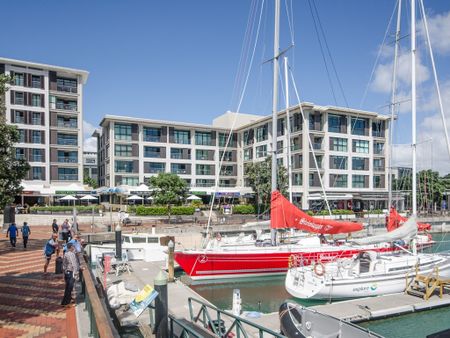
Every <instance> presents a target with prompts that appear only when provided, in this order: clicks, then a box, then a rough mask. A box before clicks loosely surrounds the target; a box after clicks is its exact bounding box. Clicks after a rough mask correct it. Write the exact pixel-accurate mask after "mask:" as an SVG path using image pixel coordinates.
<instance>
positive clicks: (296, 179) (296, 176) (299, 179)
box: [292, 173, 303, 185]
mask: <svg viewBox="0 0 450 338" xmlns="http://www.w3.org/2000/svg"><path fill="white" fill-rule="evenodd" d="M292 184H293V185H303V174H302V173H292Z"/></svg>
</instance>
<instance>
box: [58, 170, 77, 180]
mask: <svg viewBox="0 0 450 338" xmlns="http://www.w3.org/2000/svg"><path fill="white" fill-rule="evenodd" d="M58 180H60V181H77V180H78V169H77V168H58Z"/></svg>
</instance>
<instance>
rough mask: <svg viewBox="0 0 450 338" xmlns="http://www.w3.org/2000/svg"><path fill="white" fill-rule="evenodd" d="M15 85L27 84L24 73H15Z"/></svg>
mask: <svg viewBox="0 0 450 338" xmlns="http://www.w3.org/2000/svg"><path fill="white" fill-rule="evenodd" d="M14 85H15V86H22V87H23V86H24V85H25V81H24V74H23V73H14Z"/></svg>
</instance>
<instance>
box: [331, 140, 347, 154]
mask: <svg viewBox="0 0 450 338" xmlns="http://www.w3.org/2000/svg"><path fill="white" fill-rule="evenodd" d="M330 150H333V151H347V139H346V138H338V137H330Z"/></svg>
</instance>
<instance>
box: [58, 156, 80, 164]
mask: <svg viewBox="0 0 450 338" xmlns="http://www.w3.org/2000/svg"><path fill="white" fill-rule="evenodd" d="M58 162H60V163H78V158H73V157H65V156H62V157H58Z"/></svg>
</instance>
